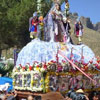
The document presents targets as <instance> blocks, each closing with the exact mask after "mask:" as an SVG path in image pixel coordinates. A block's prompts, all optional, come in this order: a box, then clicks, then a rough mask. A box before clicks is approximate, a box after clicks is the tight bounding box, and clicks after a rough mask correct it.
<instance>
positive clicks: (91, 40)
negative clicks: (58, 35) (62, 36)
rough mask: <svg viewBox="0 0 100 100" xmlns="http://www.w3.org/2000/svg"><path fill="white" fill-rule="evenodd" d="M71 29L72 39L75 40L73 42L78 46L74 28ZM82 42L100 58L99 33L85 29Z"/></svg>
mask: <svg viewBox="0 0 100 100" xmlns="http://www.w3.org/2000/svg"><path fill="white" fill-rule="evenodd" d="M71 27H72V29H71V33H72V34H71V37H72V39H73V42H74V43H75V44H77V38H76V37H75V35H74V26H73V25H71ZM82 41H83V43H84V44H86V45H87V46H89V47H90V48H91V49H92V50H93V52H94V53H95V54H96V56H100V33H99V32H97V31H94V30H92V29H89V28H86V27H84V35H83V38H82Z"/></svg>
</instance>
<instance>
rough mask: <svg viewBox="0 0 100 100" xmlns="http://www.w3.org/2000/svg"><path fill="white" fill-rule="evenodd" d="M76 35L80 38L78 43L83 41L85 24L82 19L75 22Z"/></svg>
mask: <svg viewBox="0 0 100 100" xmlns="http://www.w3.org/2000/svg"><path fill="white" fill-rule="evenodd" d="M74 32H75V35H76V37H77V38H78V44H81V43H82V39H81V38H82V36H83V25H82V23H81V21H77V22H76V23H75V29H74Z"/></svg>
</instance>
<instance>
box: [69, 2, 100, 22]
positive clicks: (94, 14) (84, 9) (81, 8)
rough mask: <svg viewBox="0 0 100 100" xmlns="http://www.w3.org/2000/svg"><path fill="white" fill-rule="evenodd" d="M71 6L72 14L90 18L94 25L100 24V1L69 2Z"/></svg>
mask: <svg viewBox="0 0 100 100" xmlns="http://www.w3.org/2000/svg"><path fill="white" fill-rule="evenodd" d="M69 4H70V11H71V12H77V13H78V14H79V16H85V17H90V19H91V21H92V22H93V23H97V22H100V0H69Z"/></svg>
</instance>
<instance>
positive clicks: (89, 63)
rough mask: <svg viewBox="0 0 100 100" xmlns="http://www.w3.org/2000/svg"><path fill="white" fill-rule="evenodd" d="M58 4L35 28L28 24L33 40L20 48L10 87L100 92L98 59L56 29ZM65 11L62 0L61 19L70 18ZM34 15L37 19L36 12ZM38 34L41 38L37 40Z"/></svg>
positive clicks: (67, 34) (59, 24)
mask: <svg viewBox="0 0 100 100" xmlns="http://www.w3.org/2000/svg"><path fill="white" fill-rule="evenodd" d="M39 2H41V1H40V0H38V3H39ZM58 5H59V4H58V1H56V0H55V3H54V4H53V7H52V8H51V10H50V11H49V12H48V14H47V16H46V17H45V18H44V19H43V18H42V17H41V16H40V17H39V18H40V21H41V22H39V23H38V24H37V26H34V24H33V26H32V25H30V27H31V29H30V32H31V34H30V35H31V37H32V35H33V37H34V34H35V39H32V41H31V42H30V43H28V44H27V45H26V46H25V47H23V48H22V50H21V51H20V53H19V54H18V59H17V62H16V66H15V68H14V70H13V86H14V89H16V90H17V91H30V92H31V93H47V92H50V91H58V92H61V93H66V92H67V91H69V90H70V89H76V90H77V89H79V88H82V89H84V91H86V92H89V91H91V90H100V74H99V73H100V58H99V57H95V54H94V53H93V51H92V50H91V49H90V48H89V47H88V46H86V45H85V44H81V45H74V44H72V43H71V42H70V40H71V38H70V36H69V32H68V30H67V33H64V32H66V31H64V30H63V29H62V27H59V26H61V25H62V22H61V21H62V20H61V19H60V20H58V21H57V22H55V19H56V18H55V16H56V13H54V11H56V12H57V13H58V14H59V13H61V12H60V11H59V12H58V11H57V9H56V7H57V6H58ZM38 9H40V8H38ZM68 9H69V4H68V2H67V0H65V6H64V9H63V19H64V20H65V18H68V17H69V15H68V14H69V10H68ZM39 13H40V14H41V12H40V11H39ZM53 15H54V16H53ZM34 16H35V17H37V13H36V12H35V13H34V14H33V18H34ZM56 17H58V15H57V16H56ZM31 21H32V20H31ZM34 23H35V22H34ZM41 23H42V24H41ZM41 25H42V26H41ZM41 27H42V28H41ZM59 28H61V29H62V30H61V29H60V30H59ZM36 29H37V30H36ZM38 29H40V30H39V31H38ZM34 30H35V32H34ZM32 32H33V33H32ZM42 32H43V33H42ZM61 32H62V33H63V34H61ZM41 34H42V35H43V38H40V37H41ZM65 34H66V35H65ZM55 35H56V36H55ZM59 37H60V38H59ZM63 37H64V38H63ZM61 38H62V39H61ZM59 39H60V40H59Z"/></svg>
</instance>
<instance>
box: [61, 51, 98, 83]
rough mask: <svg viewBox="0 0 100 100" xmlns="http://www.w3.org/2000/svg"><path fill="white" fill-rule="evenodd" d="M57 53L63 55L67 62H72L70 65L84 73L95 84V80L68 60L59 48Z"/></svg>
mask: <svg viewBox="0 0 100 100" xmlns="http://www.w3.org/2000/svg"><path fill="white" fill-rule="evenodd" d="M59 54H60V55H61V56H63V57H64V58H65V59H66V60H67V61H68V62H69V63H71V64H72V66H74V67H75V68H76V69H78V70H79V71H80V72H81V73H82V74H83V75H85V76H86V77H87V78H89V79H90V80H91V81H92V82H93V83H94V84H95V85H96V81H95V80H93V79H92V78H91V77H90V76H88V75H87V74H86V73H85V72H83V71H82V70H81V69H80V68H79V67H78V66H76V65H75V64H74V63H73V62H72V61H71V60H69V59H68V58H67V57H66V56H65V55H64V54H63V53H62V52H61V51H60V50H59Z"/></svg>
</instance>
